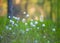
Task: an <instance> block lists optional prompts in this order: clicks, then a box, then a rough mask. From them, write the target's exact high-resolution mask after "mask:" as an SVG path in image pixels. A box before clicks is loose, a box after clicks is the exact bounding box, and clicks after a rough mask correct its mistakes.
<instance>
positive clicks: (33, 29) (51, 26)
mask: <svg viewBox="0 0 60 43" xmlns="http://www.w3.org/2000/svg"><path fill="white" fill-rule="evenodd" d="M12 21H14V24H13V25H12V23H11V22H10V20H9V19H7V18H6V17H0V43H59V42H58V41H56V40H57V37H56V25H55V23H54V22H53V21H47V20H46V21H44V22H40V21H39V20H38V21H26V22H22V20H19V21H16V20H15V19H13V20H12ZM31 22H32V23H33V24H34V25H32V23H31Z"/></svg>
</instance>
